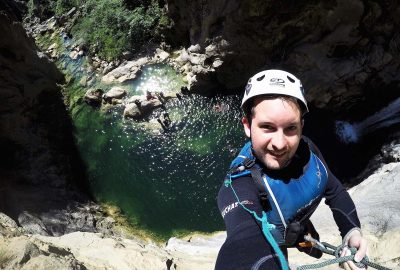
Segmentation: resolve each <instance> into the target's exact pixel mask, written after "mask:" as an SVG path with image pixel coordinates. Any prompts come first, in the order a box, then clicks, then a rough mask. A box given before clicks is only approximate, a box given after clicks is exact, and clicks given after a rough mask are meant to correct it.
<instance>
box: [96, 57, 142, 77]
mask: <svg viewBox="0 0 400 270" xmlns="http://www.w3.org/2000/svg"><path fill="white" fill-rule="evenodd" d="M148 62H149V59H148V58H147V57H142V58H139V59H136V60H133V61H126V62H124V63H122V64H121V65H120V66H119V67H117V68H115V69H113V70H111V71H110V72H108V73H107V74H106V75H104V76H103V78H102V79H101V80H102V81H103V82H105V83H123V82H125V81H128V80H134V79H135V78H136V77H137V76H138V75H139V74H140V72H141V71H142V67H143V66H144V65H145V64H147V63H148Z"/></svg>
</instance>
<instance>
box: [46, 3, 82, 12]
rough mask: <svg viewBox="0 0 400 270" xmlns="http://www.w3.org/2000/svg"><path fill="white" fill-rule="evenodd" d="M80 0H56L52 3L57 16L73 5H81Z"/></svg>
mask: <svg viewBox="0 0 400 270" xmlns="http://www.w3.org/2000/svg"><path fill="white" fill-rule="evenodd" d="M81 2H82V1H80V0H56V1H54V2H53V3H52V9H53V11H54V13H55V14H56V15H57V16H61V15H63V14H65V13H66V12H68V11H69V10H70V9H71V8H73V7H79V5H80V3H81Z"/></svg>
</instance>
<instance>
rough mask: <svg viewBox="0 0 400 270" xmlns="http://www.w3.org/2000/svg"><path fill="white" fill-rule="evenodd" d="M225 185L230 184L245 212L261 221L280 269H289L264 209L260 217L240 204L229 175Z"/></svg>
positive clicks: (273, 227)
mask: <svg viewBox="0 0 400 270" xmlns="http://www.w3.org/2000/svg"><path fill="white" fill-rule="evenodd" d="M225 186H226V187H229V186H230V187H231V189H232V191H233V194H234V195H235V197H236V200H237V201H238V203H239V205H240V206H241V207H242V208H243V209H244V210H246V211H247V212H249V213H250V214H252V215H253V216H254V218H255V219H256V220H258V221H260V222H261V224H262V231H263V234H264V236H265V238H266V239H267V241H268V242H269V243H270V244H271V246H272V248H273V249H274V251H275V253H276V254H278V258H279V262H280V264H281V268H282V270H289V266H288V264H287V261H286V258H285V255H283V253H282V250H281V249H280V248H279V246H278V244H277V243H276V241H275V239H274V237H273V236H272V234H271V232H270V230H272V229H275V225H273V224H270V223H269V222H268V219H267V214H266V213H265V212H264V211H262V217H259V216H258V215H257V213H256V212H255V211H252V210H250V209H249V208H247V207H246V206H245V205H244V204H242V203H241V202H240V199H239V196H238V195H237V194H236V191H235V189H234V188H233V186H232V178H231V176H230V175H229V179H227V180H225Z"/></svg>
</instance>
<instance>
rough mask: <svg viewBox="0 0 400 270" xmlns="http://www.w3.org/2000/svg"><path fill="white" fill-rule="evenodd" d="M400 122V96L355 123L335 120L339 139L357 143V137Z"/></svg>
mask: <svg viewBox="0 0 400 270" xmlns="http://www.w3.org/2000/svg"><path fill="white" fill-rule="evenodd" d="M399 123H400V98H397V99H396V100H394V101H393V102H391V103H390V104H389V105H388V106H386V107H385V108H383V109H381V110H380V111H378V112H376V113H374V114H373V115H371V116H369V117H367V118H366V119H365V120H363V121H361V122H356V123H352V124H351V123H349V122H345V121H336V134H337V135H338V137H339V139H340V140H341V141H342V142H344V143H346V144H348V143H357V142H358V141H359V139H360V138H361V137H363V136H365V135H367V134H369V133H372V132H374V131H376V130H378V129H381V128H386V127H390V126H393V125H395V124H399Z"/></svg>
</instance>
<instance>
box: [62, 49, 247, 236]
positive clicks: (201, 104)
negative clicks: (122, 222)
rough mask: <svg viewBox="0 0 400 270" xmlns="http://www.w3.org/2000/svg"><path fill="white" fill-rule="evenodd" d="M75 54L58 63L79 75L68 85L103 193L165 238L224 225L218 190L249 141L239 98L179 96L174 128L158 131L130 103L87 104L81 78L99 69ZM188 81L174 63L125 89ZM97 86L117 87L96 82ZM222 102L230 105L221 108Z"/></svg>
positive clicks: (93, 177) (167, 87)
mask: <svg viewBox="0 0 400 270" xmlns="http://www.w3.org/2000/svg"><path fill="white" fill-rule="evenodd" d="M67 55H68V52H67V50H66V52H65V54H64V55H62V57H61V58H60V61H59V62H58V66H59V67H60V69H62V70H63V71H64V73H65V74H67V76H70V77H72V78H73V79H72V80H70V82H69V84H68V85H67V87H66V90H65V91H66V95H67V97H68V101H69V110H70V114H71V117H72V120H73V123H74V125H75V138H76V142H77V144H78V148H79V150H80V152H81V155H82V158H83V160H84V162H85V163H86V167H87V170H88V175H89V180H90V187H91V190H92V192H93V194H94V196H95V198H96V199H97V200H99V201H101V202H106V203H112V204H115V205H117V206H118V207H120V208H121V210H122V212H123V213H124V214H125V215H126V217H127V218H128V220H129V222H130V223H131V224H132V225H133V226H134V227H136V228H139V229H142V230H145V231H148V232H150V233H151V234H155V235H156V236H157V237H159V238H163V239H167V238H168V237H170V236H173V235H175V234H178V233H185V232H190V231H201V232H212V231H215V230H221V229H224V226H223V222H222V218H221V216H220V214H219V211H218V209H217V204H216V196H217V193H218V189H219V187H220V185H221V184H222V181H223V177H224V176H225V172H226V170H227V168H228V166H229V164H230V162H231V160H232V159H233V157H234V156H235V154H237V152H238V151H239V149H238V148H240V147H241V145H243V143H244V136H243V131H242V128H241V125H240V116H239V107H238V104H239V100H238V98H237V97H215V98H205V97H201V96H198V95H192V96H190V97H184V98H183V99H182V100H178V99H174V100H171V101H169V102H167V103H166V104H165V106H166V110H167V111H168V113H169V115H170V118H171V120H172V126H171V128H170V131H169V132H166V133H163V132H162V133H160V132H154V130H152V129H148V128H146V127H145V126H144V123H141V122H136V121H133V120H130V119H124V118H123V116H122V112H123V107H122V106H116V107H114V108H112V109H110V110H107V111H105V110H100V109H99V108H93V107H91V106H89V105H87V104H86V103H85V102H84V101H83V96H84V94H85V92H86V90H87V89H88V88H84V87H82V86H80V84H79V81H80V80H81V78H82V77H83V76H87V77H88V76H91V75H92V76H93V74H87V73H85V69H84V68H83V67H84V66H85V61H86V60H85V58H79V59H77V60H74V61H72V60H71V59H70V58H69V57H68V56H67ZM182 85H184V82H183V81H182V77H181V76H180V75H179V74H177V73H176V72H175V71H174V70H173V69H172V68H171V67H169V66H166V65H152V66H147V67H145V68H144V69H143V72H142V74H141V75H140V76H139V77H138V78H137V79H136V80H134V81H131V82H128V83H125V84H124V85H122V87H125V88H126V89H128V91H129V94H128V95H129V96H131V95H137V94H143V93H145V92H146V90H150V91H162V92H164V93H167V92H171V91H172V92H173V91H177V90H179V89H180V87H181V86H182ZM91 87H101V88H103V89H104V90H108V89H109V88H110V87H111V86H105V85H103V84H101V82H96V83H95V85H92V86H91ZM217 104H219V105H221V104H222V108H223V110H222V111H218V110H216V109H215V106H216V105H217ZM150 119H151V117H150ZM156 125H157V123H156Z"/></svg>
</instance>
